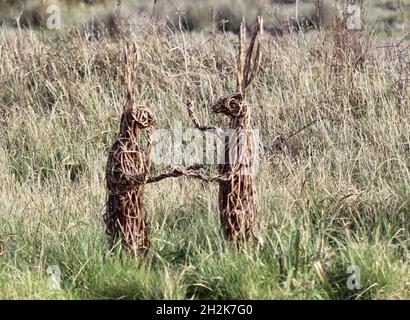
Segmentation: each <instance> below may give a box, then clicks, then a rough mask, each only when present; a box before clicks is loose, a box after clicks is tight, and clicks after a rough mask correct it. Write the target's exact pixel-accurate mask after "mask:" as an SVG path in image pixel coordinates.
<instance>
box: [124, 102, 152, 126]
mask: <svg viewBox="0 0 410 320" xmlns="http://www.w3.org/2000/svg"><path fill="white" fill-rule="evenodd" d="M155 123H156V118H155V116H154V113H153V112H152V111H151V110H149V109H147V108H143V107H134V108H129V107H127V108H126V109H125V110H124V112H123V114H122V117H121V131H126V130H130V129H131V130H133V129H151V128H153V127H154V125H155Z"/></svg>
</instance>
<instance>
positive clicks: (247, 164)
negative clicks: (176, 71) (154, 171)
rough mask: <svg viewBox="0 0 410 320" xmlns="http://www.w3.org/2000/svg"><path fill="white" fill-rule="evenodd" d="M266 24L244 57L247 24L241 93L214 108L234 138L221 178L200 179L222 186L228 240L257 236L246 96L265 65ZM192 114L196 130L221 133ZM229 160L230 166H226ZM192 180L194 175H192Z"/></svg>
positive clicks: (259, 26)
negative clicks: (263, 34)
mask: <svg viewBox="0 0 410 320" xmlns="http://www.w3.org/2000/svg"><path fill="white" fill-rule="evenodd" d="M262 33H263V20H262V18H261V17H258V20H257V23H256V26H255V29H254V32H253V36H252V39H251V42H250V45H249V48H248V51H247V54H246V56H245V55H244V46H245V22H244V21H243V22H242V24H241V28H240V34H239V50H238V58H237V84H236V89H237V92H236V93H234V94H232V95H229V96H227V97H223V98H221V99H220V100H219V101H218V102H217V103H216V104H215V105H214V106H213V111H214V112H215V113H216V114H222V115H225V116H227V117H229V119H230V133H231V134H230V136H229V137H227V136H223V137H222V139H223V143H222V144H223V147H224V153H225V162H224V163H223V164H220V165H219V167H218V171H219V175H218V176H216V177H213V178H210V177H207V178H206V179H204V177H201V176H198V174H193V175H194V176H195V175H196V177H197V178H200V179H202V180H206V181H218V182H219V211H220V220H221V224H222V227H223V230H224V232H225V234H226V237H227V239H228V240H231V241H235V242H243V241H246V240H248V239H250V238H256V239H257V240H259V241H261V239H260V238H259V237H258V236H256V233H255V230H254V229H255V226H256V219H257V213H258V209H257V199H256V188H255V183H254V174H253V165H254V163H253V161H254V149H253V143H254V141H253V135H252V128H251V110H252V108H251V106H250V105H249V104H248V103H247V102H246V92H247V90H248V89H249V86H250V84H251V83H252V81H253V80H254V78H255V76H256V73H257V71H258V68H259V65H260V61H261V43H262ZM188 112H189V115H190V117H191V119H192V121H193V123H194V126H195V127H196V128H197V129H199V130H202V131H206V130H211V131H213V132H215V133H218V132H221V130H220V129H218V128H216V127H214V126H208V125H201V124H200V123H199V121H198V118H197V117H196V115H195V113H194V111H193V109H192V104H191V103H190V102H189V103H188ZM218 135H219V134H218ZM228 159H229V161H228V162H226V161H227V160H228ZM191 176H192V174H191Z"/></svg>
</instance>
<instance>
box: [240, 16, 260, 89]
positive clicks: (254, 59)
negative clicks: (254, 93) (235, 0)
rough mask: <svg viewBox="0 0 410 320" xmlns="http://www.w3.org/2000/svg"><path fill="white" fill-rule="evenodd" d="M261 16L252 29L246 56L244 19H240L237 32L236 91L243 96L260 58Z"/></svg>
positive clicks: (253, 77) (256, 70) (252, 78)
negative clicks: (239, 26)
mask: <svg viewBox="0 0 410 320" xmlns="http://www.w3.org/2000/svg"><path fill="white" fill-rule="evenodd" d="M262 37H263V18H262V17H258V19H257V21H256V25H255V27H254V30H253V34H252V39H251V43H250V44H249V48H248V51H247V53H246V57H244V46H245V19H243V20H242V23H241V28H240V32H239V52H238V64H237V91H238V92H239V93H240V94H241V95H242V96H245V93H246V90H247V89H248V88H249V85H250V84H251V83H252V81H253V80H254V79H255V76H256V73H257V72H258V69H259V66H260V63H261V58H262Z"/></svg>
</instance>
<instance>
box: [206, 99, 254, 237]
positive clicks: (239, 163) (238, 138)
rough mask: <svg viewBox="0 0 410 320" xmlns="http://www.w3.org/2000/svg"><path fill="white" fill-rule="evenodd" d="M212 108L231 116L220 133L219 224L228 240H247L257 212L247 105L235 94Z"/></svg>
mask: <svg viewBox="0 0 410 320" xmlns="http://www.w3.org/2000/svg"><path fill="white" fill-rule="evenodd" d="M214 112H215V113H221V114H224V115H226V116H228V117H230V130H229V131H228V132H227V134H226V135H224V136H223V137H222V139H223V141H222V146H223V148H224V159H223V163H221V164H219V167H218V171H219V174H220V176H221V177H223V178H222V179H221V180H220V181H219V199H218V202H219V212H220V220H221V225H222V228H223V230H224V232H225V234H226V236H227V238H228V240H233V241H237V240H240V241H243V240H248V239H249V238H250V237H252V236H254V231H253V228H254V225H255V223H256V215H257V202H256V188H255V184H254V178H253V169H254V168H253V167H252V166H253V160H254V159H253V158H254V146H253V144H254V141H253V136H252V129H251V124H250V109H249V108H248V107H247V106H246V105H245V104H244V102H243V100H242V96H241V95H239V94H236V95H233V96H229V97H228V98H223V99H221V100H220V101H219V102H218V103H217V104H216V105H215V106H214Z"/></svg>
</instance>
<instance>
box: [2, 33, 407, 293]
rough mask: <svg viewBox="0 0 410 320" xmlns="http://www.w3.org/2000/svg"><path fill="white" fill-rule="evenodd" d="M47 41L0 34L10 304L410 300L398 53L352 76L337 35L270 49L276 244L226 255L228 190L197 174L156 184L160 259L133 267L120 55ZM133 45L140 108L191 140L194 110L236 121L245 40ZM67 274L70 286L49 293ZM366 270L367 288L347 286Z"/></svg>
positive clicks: (256, 101) (257, 96)
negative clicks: (224, 110) (222, 207)
mask: <svg viewBox="0 0 410 320" xmlns="http://www.w3.org/2000/svg"><path fill="white" fill-rule="evenodd" d="M40 37H41V35H40V34H38V33H36V32H32V31H27V32H24V33H23V38H24V42H20V40H22V39H20V40H19V37H18V36H17V31H16V30H8V29H2V30H1V31H0V44H1V46H0V60H1V61H2V63H1V64H0V82H1V84H2V85H1V86H0V97H1V98H0V114H1V115H2V117H0V120H1V121H2V122H0V123H1V125H0V163H1V166H0V181H1V182H2V183H1V184H0V244H1V245H2V247H3V248H4V252H3V253H1V254H0V298H1V299H18V298H20V299H191V298H193V299H198V298H206V299H229V298H231V299H248V298H249V299H256V298H260V299H409V298H410V295H409V292H410V280H409V279H410V268H409V213H410V140H409V135H408V132H409V128H410V118H409V113H408V110H407V108H406V107H402V106H400V105H398V104H397V96H396V95H397V88H396V86H395V84H396V81H397V79H398V71H397V63H396V61H395V60H390V59H389V58H388V57H387V56H385V55H384V51H383V50H381V49H377V48H375V47H374V46H373V47H372V48H371V50H370V53H369V57H368V60H367V61H366V63H365V67H364V70H361V71H354V70H352V69H347V70H346V71H345V72H344V73H342V74H341V75H340V77H339V78H336V77H335V76H334V74H333V72H332V71H331V68H330V67H329V65H330V60H329V56H330V55H331V52H332V39H331V37H330V36H329V35H328V34H327V33H325V34H323V35H320V36H319V37H317V35H315V34H307V35H305V36H304V37H296V36H294V35H290V36H286V37H284V38H280V39H276V40H274V39H273V38H270V37H269V36H267V40H266V43H265V48H264V58H263V61H262V68H261V72H260V73H259V75H258V78H257V79H256V82H255V84H254V88H253V89H252V90H251V91H250V92H249V102H250V103H251V104H252V106H253V107H254V112H253V116H254V123H253V125H254V127H255V128H258V129H259V130H260V133H261V136H262V139H263V147H264V148H263V152H262V154H261V164H260V170H259V172H258V174H257V179H256V181H257V187H258V194H259V206H260V218H261V226H260V230H261V234H262V236H263V238H264V240H265V246H264V247H256V246H255V245H254V244H249V245H248V247H245V248H243V249H242V250H239V251H238V250H237V249H235V248H234V247H231V246H230V245H229V244H227V243H226V241H225V240H224V239H223V237H222V234H221V231H220V228H219V218H218V210H217V192H218V191H217V186H216V185H206V184H202V183H200V182H198V181H192V180H188V179H185V178H183V179H179V180H178V179H176V180H168V181H165V182H162V183H159V184H156V185H150V186H148V187H147V189H146V193H145V204H146V206H145V207H146V212H147V215H148V217H149V221H150V227H151V240H152V241H151V242H152V247H151V248H150V251H149V253H148V256H147V258H146V260H143V259H141V261H134V260H133V259H132V258H131V257H130V256H129V255H128V254H127V253H126V252H123V251H122V250H121V249H120V248H116V249H115V250H113V252H110V251H109V248H108V244H107V241H106V238H105V235H104V227H103V224H102V214H103V212H104V203H105V180H104V172H105V163H106V159H107V150H108V147H109V144H110V143H111V142H112V139H113V138H114V136H115V134H116V132H117V126H118V121H119V117H120V113H121V108H122V101H123V98H124V97H123V91H122V84H121V81H120V71H121V67H122V66H121V64H120V62H119V51H118V50H119V47H120V46H119V45H118V43H116V42H115V41H113V40H112V39H110V38H103V39H102V40H101V42H89V41H85V40H84V39H81V38H79V37H78V36H77V35H73V34H69V33H66V32H65V31H61V32H59V33H58V34H57V33H51V32H50V33H47V32H46V33H45V34H44V35H43V37H44V39H41V38H40ZM16 39H17V40H19V41H17V42H16V41H15V40H16ZM135 39H136V41H137V43H138V45H139V47H140V48H141V51H142V62H141V71H140V74H139V78H140V96H139V99H140V101H139V103H140V104H141V105H145V106H147V107H149V108H151V109H152V110H154V111H155V113H156V114H157V117H158V118H159V123H158V127H160V128H167V129H170V128H172V127H173V124H174V121H182V124H183V126H184V127H185V128H188V127H190V126H191V124H190V121H189V118H188V115H187V113H186V110H185V101H186V100H187V99H188V98H189V99H191V100H193V101H194V102H195V105H196V107H197V111H198V114H199V116H200V118H201V119H204V120H207V121H208V119H209V122H213V123H217V124H219V125H221V126H223V125H226V122H225V120H223V119H220V118H216V117H215V116H214V115H212V113H211V110H210V105H211V102H212V99H213V98H214V97H219V96H222V95H223V94H226V93H230V92H231V91H232V90H233V89H234V88H233V86H234V81H233V80H234V61H233V56H234V49H235V41H234V40H232V37H230V36H229V35H226V36H224V35H213V36H205V35H204V34H196V33H192V34H190V33H186V34H181V33H179V32H174V31H169V30H168V31H164V30H163V29H161V26H158V27H154V26H153V27H152V28H151V29H149V30H146V31H141V32H139V33H138V35H137V36H135ZM322 39H324V44H323V41H322ZM315 50H319V51H320V52H321V53H322V56H316V55H314V54H313V52H314V51H315ZM352 84H354V85H352ZM407 105H409V92H408V91H407V92H406V96H405V106H407ZM317 118H321V119H322V120H320V121H319V122H317V123H316V124H315V125H313V126H311V127H309V128H307V129H306V130H303V131H302V132H300V133H299V134H298V135H296V136H294V137H293V138H291V139H289V141H288V144H287V146H285V145H280V144H279V143H278V141H279V139H278V138H277V137H278V135H287V134H289V133H291V132H294V131H296V130H298V129H299V128H301V127H302V126H304V125H305V124H306V123H309V122H310V121H312V120H314V119H317ZM155 170H158V171H161V170H162V168H157V167H156V168H155ZM52 265H58V266H59V267H60V269H61V273H62V288H61V290H52V289H50V288H49V286H48V277H49V275H48V273H47V272H46V270H47V268H48V267H49V266H52ZM315 265H316V266H317V265H320V266H321V267H322V269H323V270H324V271H323V273H321V272H320V271H318V269H317V268H315ZM351 265H356V266H358V267H359V268H360V271H361V289H359V290H349V289H348V288H347V285H346V281H347V278H348V277H349V274H348V273H347V271H346V270H347V268H348V267H349V266H351Z"/></svg>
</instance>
